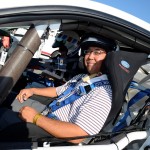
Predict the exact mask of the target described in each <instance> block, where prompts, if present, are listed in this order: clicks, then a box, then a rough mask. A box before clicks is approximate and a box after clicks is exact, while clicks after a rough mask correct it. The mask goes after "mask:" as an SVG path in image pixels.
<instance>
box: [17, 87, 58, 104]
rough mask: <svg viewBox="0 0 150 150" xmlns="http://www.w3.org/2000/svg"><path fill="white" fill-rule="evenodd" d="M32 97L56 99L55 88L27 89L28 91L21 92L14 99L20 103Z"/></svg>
mask: <svg viewBox="0 0 150 150" xmlns="http://www.w3.org/2000/svg"><path fill="white" fill-rule="evenodd" d="M32 95H40V96H46V97H57V92H56V88H55V87H47V88H29V89H23V90H21V91H20V93H19V94H18V95H17V97H16V98H17V99H18V100H19V101H20V102H23V101H24V100H27V99H28V98H29V97H31V96H32Z"/></svg>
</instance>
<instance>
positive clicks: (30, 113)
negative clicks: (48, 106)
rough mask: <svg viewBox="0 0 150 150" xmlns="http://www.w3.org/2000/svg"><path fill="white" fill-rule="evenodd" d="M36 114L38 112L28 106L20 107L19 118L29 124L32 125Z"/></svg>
mask: <svg viewBox="0 0 150 150" xmlns="http://www.w3.org/2000/svg"><path fill="white" fill-rule="evenodd" d="M36 114H38V112H37V111H36V110H35V109H34V108H32V107H29V106H25V107H22V108H21V109H20V111H19V117H20V118H21V119H22V120H24V121H26V122H31V123H33V118H34V117H35V115H36Z"/></svg>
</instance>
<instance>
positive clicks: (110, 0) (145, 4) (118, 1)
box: [93, 0, 150, 23]
mask: <svg viewBox="0 0 150 150" xmlns="http://www.w3.org/2000/svg"><path fill="white" fill-rule="evenodd" d="M93 1H96V2H100V3H103V4H106V5H109V6H112V7H115V8H118V9H120V10H123V11H125V12H128V13H130V14H132V15H134V16H136V17H138V18H140V19H142V20H144V21H146V22H148V23H150V0H93Z"/></svg>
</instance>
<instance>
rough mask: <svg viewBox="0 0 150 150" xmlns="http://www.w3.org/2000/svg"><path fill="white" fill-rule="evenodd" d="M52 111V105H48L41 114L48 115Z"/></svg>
mask: <svg viewBox="0 0 150 150" xmlns="http://www.w3.org/2000/svg"><path fill="white" fill-rule="evenodd" d="M51 112H52V110H51V108H50V107H46V108H45V109H44V110H43V111H42V112H41V114H42V115H43V116H47V115H48V114H49V113H51Z"/></svg>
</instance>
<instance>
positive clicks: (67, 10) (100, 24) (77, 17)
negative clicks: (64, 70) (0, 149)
mask: <svg viewBox="0 0 150 150" xmlns="http://www.w3.org/2000/svg"><path fill="white" fill-rule="evenodd" d="M17 15H18V17H17ZM19 15H20V16H19ZM40 15H41V17H40ZM9 16H10V17H9ZM30 16H31V17H30ZM0 17H1V19H0V28H1V29H6V28H12V27H18V28H22V27H24V26H25V27H29V26H30V25H31V24H34V26H35V29H36V30H37V32H38V35H39V37H41V36H42V35H43V33H44V31H45V29H46V27H49V28H50V29H51V31H58V30H59V29H60V28H61V29H64V30H67V29H68V30H69V29H72V30H74V29H76V28H79V30H84V31H88V30H90V31H94V32H98V33H100V34H104V35H106V36H108V35H109V36H110V37H111V38H116V39H117V40H118V41H119V44H120V47H125V48H126V47H133V48H135V49H136V48H139V49H140V50H144V51H146V52H148V53H150V24H149V23H147V22H145V21H143V20H141V19H139V18H137V17H135V16H133V15H131V14H128V13H126V12H123V11H121V10H118V9H116V8H113V7H110V6H107V5H104V4H101V3H98V2H94V1H91V0H81V1H78V0H76V1H75V0H69V1H68V0H63V1H61V0H36V1H31V0H30V1H29V0H25V1H18V0H5V1H3V2H2V3H1V5H0ZM7 17H8V18H7ZM21 17H22V18H21ZM13 18H14V19H13ZM15 20H16V21H15ZM67 23H68V24H67ZM76 23H77V24H76ZM88 23H89V24H88ZM92 23H93V24H92ZM70 24H72V25H74V27H72V26H71V25H70ZM75 24H76V26H75ZM61 25H62V26H61ZM65 25H66V26H65ZM24 34H25V33H23V35H24ZM53 40H54V38H52V40H50V41H48V40H47V41H46V42H45V43H44V46H42V48H43V49H44V50H43V51H42V50H41V47H40V48H39V49H37V51H36V53H34V56H33V57H35V58H46V59H47V57H45V56H43V54H44V53H45V54H47V55H48V56H50V55H51V53H52V52H53V50H52V51H49V50H48V47H51V45H52V41H53ZM19 41H20V39H19V40H18V42H19ZM41 41H42V40H41ZM47 42H48V44H47ZM11 53H12V54H13V52H12V51H11ZM16 56H17V55H16ZM10 58H11V55H10ZM15 58H16V57H15ZM16 59H17V58H16ZM18 59H22V57H21V58H18ZM28 61H29V60H28ZM16 64H17V63H16ZM6 66H8V70H7V69H6V70H7V71H6V72H5V71H3V70H4V69H3V70H2V71H1V72H0V75H1V76H2V75H5V76H6V75H8V76H9V75H10V76H11V75H12V78H13V79H14V83H13V84H12V85H10V86H9V88H8V90H6V92H4V90H3V89H2V88H0V94H2V93H3V97H6V96H7V94H8V92H9V91H10V90H11V89H12V87H13V86H14V85H15V83H16V82H17V80H18V79H19V77H20V76H21V73H22V72H23V71H24V69H25V67H26V66H27V64H26V65H25V66H24V67H23V68H20V67H19V68H17V67H16V66H14V67H13V69H14V68H15V69H14V70H13V69H12V70H11V71H10V68H11V67H9V65H8V63H7V62H6ZM4 68H6V67H5V65H4ZM145 68H146V70H147V72H148V73H150V70H149V64H147V65H146V66H145ZM12 72H17V73H18V74H17V75H16V74H15V73H14V74H15V75H14V74H13V73H12ZM146 76H147V75H145V73H143V71H141V70H139V71H138V72H137V74H136V76H135V79H136V80H142V79H144V78H145V77H146ZM139 78H140V79H139ZM148 81H149V80H148ZM0 83H1V81H0ZM144 85H145V86H146V87H149V86H150V84H149V82H146V83H144ZM4 88H6V86H5V85H4ZM133 94H135V93H134V92H133ZM3 97H2V98H1V101H3V99H4V98H3ZM112 140H113V141H114V143H111V141H110V140H109V139H108V140H106V141H103V142H101V144H97V145H82V144H79V145H78V146H61V147H60V146H51V143H49V142H44V143H43V147H34V148H33V149H39V150H41V149H44V150H46V149H52V150H55V149H56V150H57V149H76V150H91V149H94V150H100V149H102V150H107V149H108V150H110V149H111V150H121V149H124V148H125V147H126V146H128V145H129V144H130V143H131V142H134V141H136V140H141V141H143V142H142V144H141V143H140V146H139V145H138V142H135V143H134V145H133V147H135V149H136V148H138V149H140V150H143V149H144V148H145V147H146V146H149V143H150V131H149V130H145V131H135V132H131V133H128V134H127V135H124V134H120V135H119V136H116V137H114V138H113V139H112ZM105 142H106V143H107V144H106V143H105ZM133 147H132V148H133Z"/></svg>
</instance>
